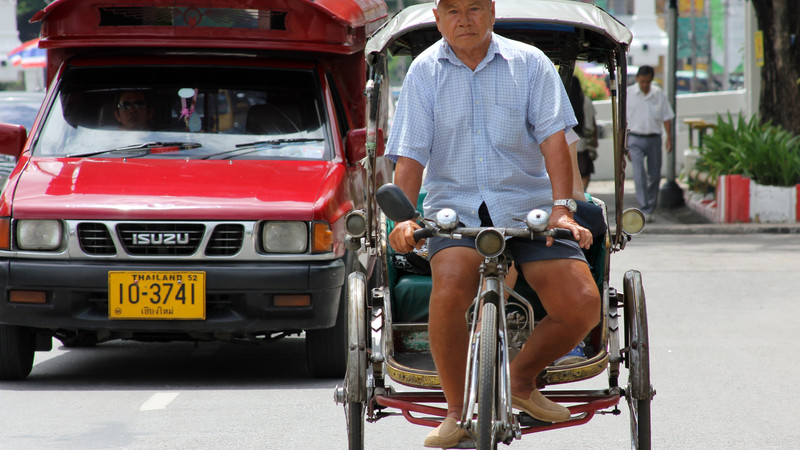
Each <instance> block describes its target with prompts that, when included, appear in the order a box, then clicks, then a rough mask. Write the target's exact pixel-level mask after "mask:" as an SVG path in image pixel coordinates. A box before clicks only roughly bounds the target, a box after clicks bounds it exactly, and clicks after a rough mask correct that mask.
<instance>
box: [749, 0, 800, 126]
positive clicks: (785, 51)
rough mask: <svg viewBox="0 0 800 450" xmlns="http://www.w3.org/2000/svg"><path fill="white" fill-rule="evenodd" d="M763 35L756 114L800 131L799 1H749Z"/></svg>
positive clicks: (763, 118)
mask: <svg viewBox="0 0 800 450" xmlns="http://www.w3.org/2000/svg"><path fill="white" fill-rule="evenodd" d="M751 3H752V4H753V8H754V9H755V12H756V20H757V21H758V29H759V30H761V31H762V32H763V35H764V66H763V67H762V68H761V101H760V104H759V116H760V117H761V118H762V120H764V121H768V122H772V123H773V124H775V125H780V126H781V127H783V128H785V129H786V130H790V131H792V132H794V133H795V134H800V120H797V117H798V116H800V2H798V1H797V0H751Z"/></svg>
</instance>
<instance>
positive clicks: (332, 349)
mask: <svg viewBox="0 0 800 450" xmlns="http://www.w3.org/2000/svg"><path fill="white" fill-rule="evenodd" d="M344 260H345V268H346V271H345V283H344V285H343V286H342V293H341V294H340V295H339V309H338V313H337V314H336V324H335V325H334V326H333V327H331V328H324V329H321V330H306V361H307V363H308V369H309V370H310V371H311V375H312V376H313V377H314V378H343V377H344V373H345V370H346V369H347V298H348V297H347V277H349V276H350V274H351V273H352V272H353V271H354V270H355V265H356V264H357V260H356V258H355V255H353V254H352V253H350V252H348V253H347V255H346V256H345V258H344Z"/></svg>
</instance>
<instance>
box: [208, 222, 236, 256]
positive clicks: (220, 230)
mask: <svg viewBox="0 0 800 450" xmlns="http://www.w3.org/2000/svg"><path fill="white" fill-rule="evenodd" d="M242 239H244V227H243V226H242V225H238V224H224V225H217V226H216V228H214V232H213V233H211V239H210V240H209V242H208V245H207V246H206V255H209V256H230V255H235V254H236V253H238V252H239V250H240V249H241V248H242Z"/></svg>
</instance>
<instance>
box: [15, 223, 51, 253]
mask: <svg viewBox="0 0 800 450" xmlns="http://www.w3.org/2000/svg"><path fill="white" fill-rule="evenodd" d="M61 239H62V232H61V222H60V221H58V220H31V219H23V220H20V221H18V222H17V244H19V248H21V249H23V250H55V249H57V248H59V247H61Z"/></svg>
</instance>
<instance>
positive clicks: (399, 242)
mask: <svg viewBox="0 0 800 450" xmlns="http://www.w3.org/2000/svg"><path fill="white" fill-rule="evenodd" d="M420 228H422V227H421V226H419V224H417V223H416V222H414V221H413V220H406V221H405V222H400V223H397V224H395V226H394V229H393V230H392V232H391V233H389V245H391V246H392V248H393V249H394V251H396V252H397V253H408V252H410V251H411V250H413V249H414V248H415V247H416V248H419V247H421V246H422V244H423V243H424V242H425V239H422V240H421V241H419V242H414V230H418V229H420Z"/></svg>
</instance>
